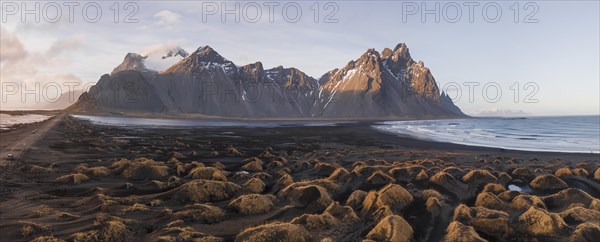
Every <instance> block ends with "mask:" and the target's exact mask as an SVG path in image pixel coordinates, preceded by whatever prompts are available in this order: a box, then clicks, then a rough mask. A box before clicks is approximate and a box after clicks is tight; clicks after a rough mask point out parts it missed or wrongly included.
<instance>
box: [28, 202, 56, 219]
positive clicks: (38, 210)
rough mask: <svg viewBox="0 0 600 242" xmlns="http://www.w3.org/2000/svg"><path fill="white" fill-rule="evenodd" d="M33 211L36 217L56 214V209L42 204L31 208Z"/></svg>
mask: <svg viewBox="0 0 600 242" xmlns="http://www.w3.org/2000/svg"><path fill="white" fill-rule="evenodd" d="M31 212H32V213H33V215H35V216H36V217H43V216H47V215H51V214H54V213H55V212H56V211H55V210H54V209H53V208H51V207H49V206H47V205H40V206H37V207H35V208H34V209H33V210H31Z"/></svg>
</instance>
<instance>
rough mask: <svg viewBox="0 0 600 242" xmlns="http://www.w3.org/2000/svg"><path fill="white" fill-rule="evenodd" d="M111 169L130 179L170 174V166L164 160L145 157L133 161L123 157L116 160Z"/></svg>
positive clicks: (153, 177) (151, 177) (157, 177)
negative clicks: (159, 160)
mask: <svg viewBox="0 0 600 242" xmlns="http://www.w3.org/2000/svg"><path fill="white" fill-rule="evenodd" d="M111 169H113V171H114V172H115V173H117V174H122V175H123V177H125V178H126V179H128V180H146V179H159V178H162V177H165V176H168V175H169V171H168V167H167V166H166V165H165V164H164V163H163V162H158V161H154V160H152V159H148V158H144V157H142V158H137V159H135V160H133V161H131V160H128V159H121V160H119V161H116V162H114V163H113V164H112V165H111Z"/></svg>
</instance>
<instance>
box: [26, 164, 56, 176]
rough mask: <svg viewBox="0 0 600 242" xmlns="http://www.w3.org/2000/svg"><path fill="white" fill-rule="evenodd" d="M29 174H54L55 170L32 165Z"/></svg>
mask: <svg viewBox="0 0 600 242" xmlns="http://www.w3.org/2000/svg"><path fill="white" fill-rule="evenodd" d="M29 173H31V174H50V173H54V169H53V168H52V167H43V166H38V165H31V167H30V168H29Z"/></svg>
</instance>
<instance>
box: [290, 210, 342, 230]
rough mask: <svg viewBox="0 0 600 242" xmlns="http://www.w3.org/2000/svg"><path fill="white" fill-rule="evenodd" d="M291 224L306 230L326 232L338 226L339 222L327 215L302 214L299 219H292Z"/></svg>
mask: <svg viewBox="0 0 600 242" xmlns="http://www.w3.org/2000/svg"><path fill="white" fill-rule="evenodd" d="M290 223H292V224H300V225H302V226H304V227H305V228H307V229H308V230H311V231H313V230H328V229H332V228H334V227H337V226H339V224H340V221H338V220H337V219H336V218H335V217H333V216H332V215H331V214H329V213H322V214H303V215H302V216H300V217H297V218H294V219H292V221H291V222H290Z"/></svg>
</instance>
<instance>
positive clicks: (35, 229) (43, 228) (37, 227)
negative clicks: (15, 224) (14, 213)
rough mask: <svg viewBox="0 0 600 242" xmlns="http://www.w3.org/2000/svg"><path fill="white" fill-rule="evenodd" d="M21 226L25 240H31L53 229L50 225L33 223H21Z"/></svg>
mask: <svg viewBox="0 0 600 242" xmlns="http://www.w3.org/2000/svg"><path fill="white" fill-rule="evenodd" d="M19 223H20V224H21V225H22V226H21V236H23V238H29V237H31V236H33V235H36V234H40V233H46V232H49V231H50V229H51V227H50V225H45V224H40V223H36V222H33V221H20V222H19Z"/></svg>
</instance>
